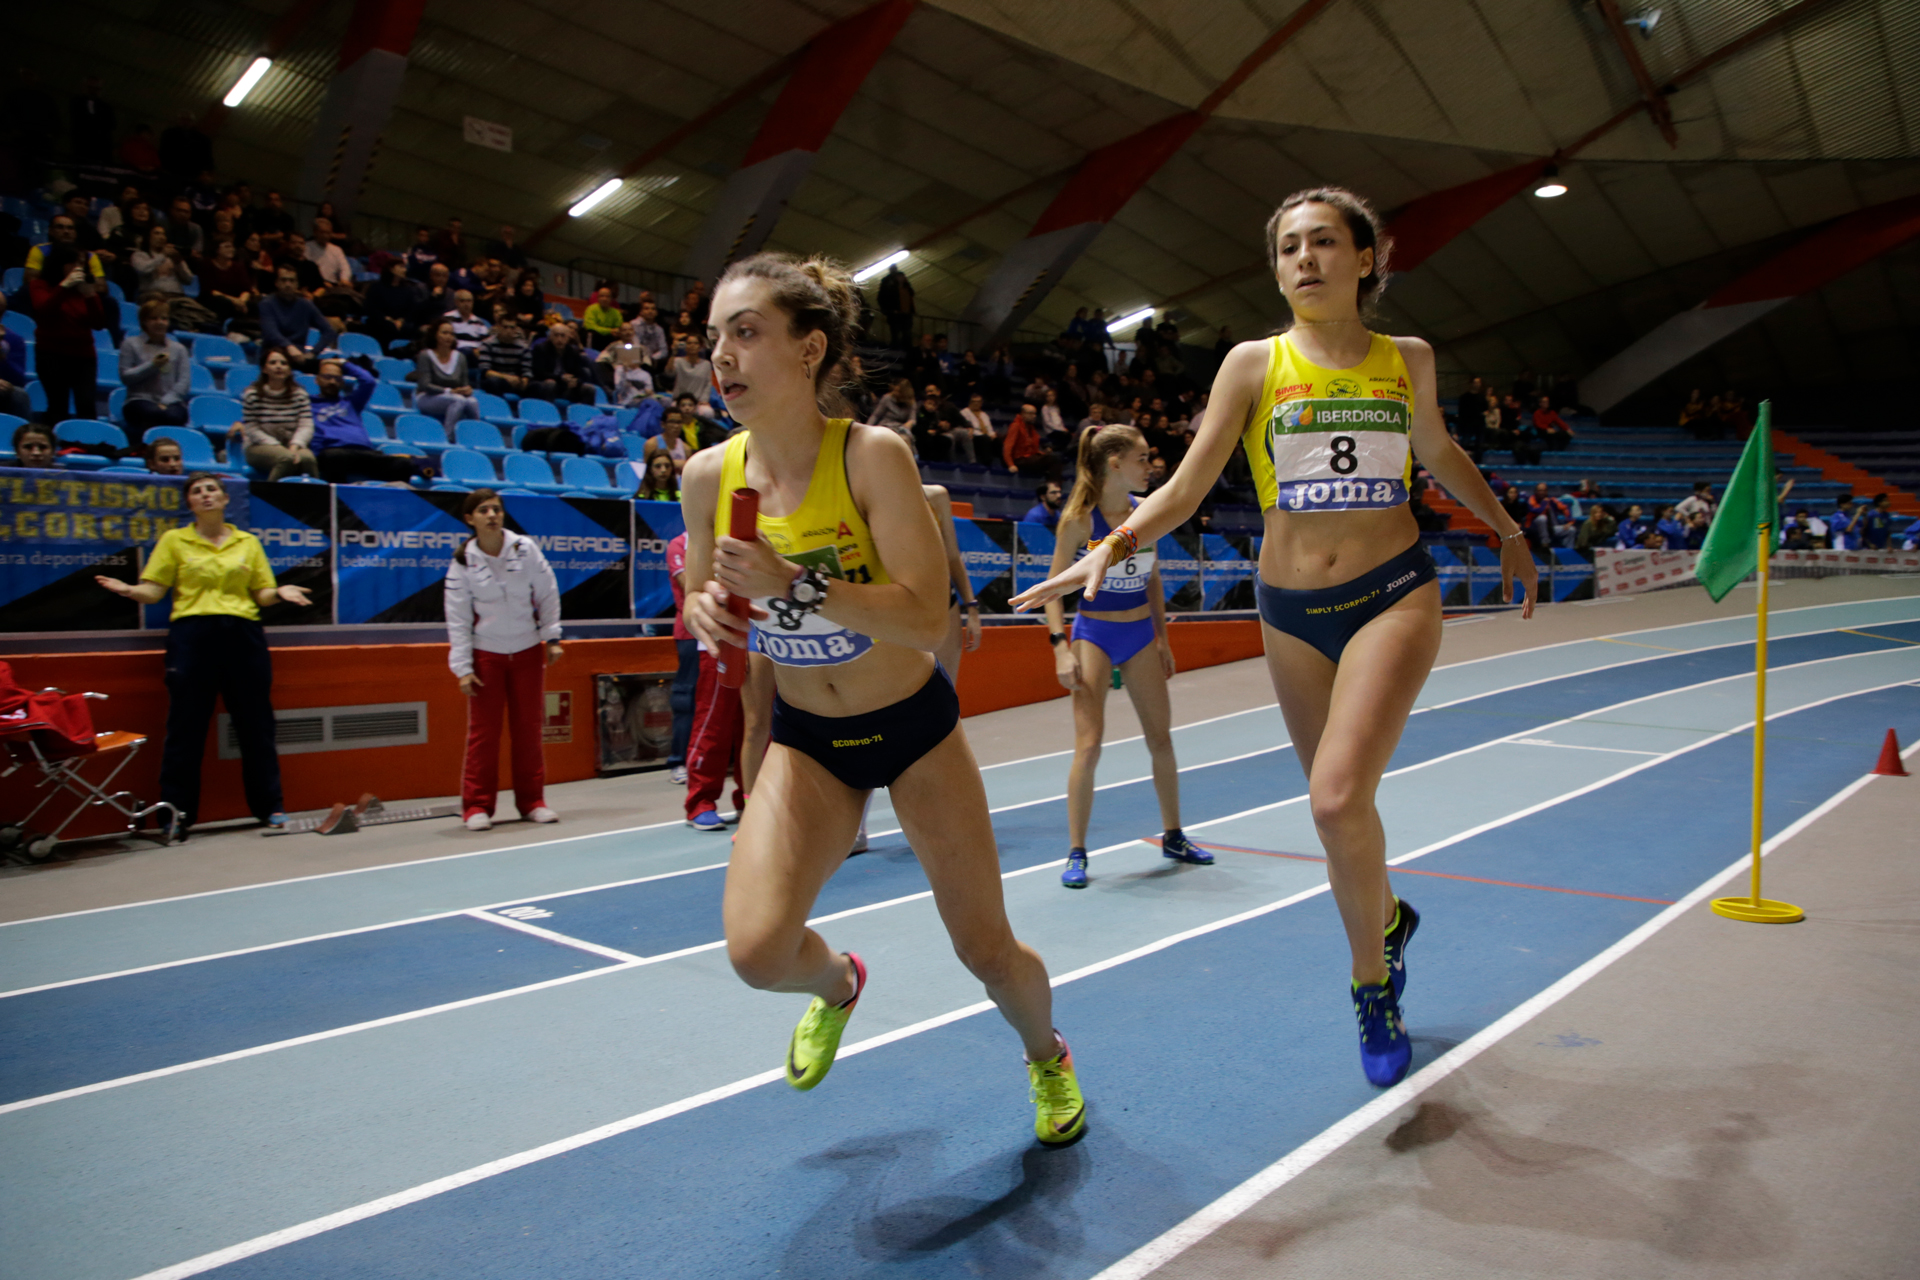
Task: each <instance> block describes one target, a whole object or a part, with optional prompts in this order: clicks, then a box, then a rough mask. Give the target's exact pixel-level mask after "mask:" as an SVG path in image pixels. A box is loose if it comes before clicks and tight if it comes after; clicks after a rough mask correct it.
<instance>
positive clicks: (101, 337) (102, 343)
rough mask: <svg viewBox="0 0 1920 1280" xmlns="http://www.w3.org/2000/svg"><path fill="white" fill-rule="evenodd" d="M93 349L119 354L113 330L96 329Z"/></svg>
mask: <svg viewBox="0 0 1920 1280" xmlns="http://www.w3.org/2000/svg"><path fill="white" fill-rule="evenodd" d="M7 314H8V315H12V314H13V313H12V312H11V311H9V312H8V313H7ZM93 349H94V350H95V351H98V352H100V353H101V354H103V355H106V354H113V353H117V352H118V351H119V350H120V348H119V347H117V346H115V345H114V342H113V331H112V330H111V329H95V330H94V331H93Z"/></svg>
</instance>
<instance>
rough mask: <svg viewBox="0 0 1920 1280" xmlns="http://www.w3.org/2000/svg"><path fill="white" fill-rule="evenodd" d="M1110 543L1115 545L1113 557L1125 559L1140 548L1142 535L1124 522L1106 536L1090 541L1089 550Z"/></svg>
mask: <svg viewBox="0 0 1920 1280" xmlns="http://www.w3.org/2000/svg"><path fill="white" fill-rule="evenodd" d="M1109 543H1111V544H1112V545H1113V550H1114V554H1113V557H1112V558H1113V559H1115V560H1125V559H1126V558H1127V557H1128V556H1131V555H1132V554H1133V553H1134V552H1135V551H1138V550H1139V549H1140V535H1139V534H1137V533H1135V532H1134V531H1133V530H1132V529H1129V528H1128V527H1127V526H1126V525H1124V524H1123V525H1121V526H1120V527H1119V528H1118V529H1115V530H1114V531H1113V532H1112V533H1110V534H1108V535H1107V536H1106V537H1104V538H1101V539H1099V540H1098V541H1096V542H1089V543H1088V544H1087V550H1089V551H1092V550H1093V549H1095V548H1096V547H1102V546H1106V545H1107V544H1109Z"/></svg>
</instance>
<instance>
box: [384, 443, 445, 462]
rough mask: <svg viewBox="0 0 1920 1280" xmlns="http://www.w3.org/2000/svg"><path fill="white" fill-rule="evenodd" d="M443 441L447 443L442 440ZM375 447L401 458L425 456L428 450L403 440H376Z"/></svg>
mask: <svg viewBox="0 0 1920 1280" xmlns="http://www.w3.org/2000/svg"><path fill="white" fill-rule="evenodd" d="M442 443H445V442H444V441H442ZM373 447H374V448H376V449H378V450H379V451H380V452H382V453H391V454H393V455H395V456H396V457H401V458H424V457H426V456H427V453H426V450H424V449H422V448H420V446H418V445H412V444H407V443H406V442H405V441H402V440H375V441H374V442H373Z"/></svg>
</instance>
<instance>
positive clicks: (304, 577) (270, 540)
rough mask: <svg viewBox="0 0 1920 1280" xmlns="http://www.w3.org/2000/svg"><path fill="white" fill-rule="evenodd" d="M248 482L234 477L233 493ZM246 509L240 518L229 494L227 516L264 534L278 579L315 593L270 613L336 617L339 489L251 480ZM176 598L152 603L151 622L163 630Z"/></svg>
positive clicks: (285, 617) (322, 619)
mask: <svg viewBox="0 0 1920 1280" xmlns="http://www.w3.org/2000/svg"><path fill="white" fill-rule="evenodd" d="M243 483H244V482H239V481H233V480H229V481H228V482H227V489H228V491H229V492H230V493H231V492H233V491H234V490H236V489H241V488H242V487H243ZM244 491H245V493H246V495H247V497H246V502H245V504H244V506H245V510H244V514H243V515H242V516H241V517H239V518H235V516H234V509H235V506H236V503H235V502H234V501H233V500H232V499H229V500H228V503H227V516H228V518H229V519H230V520H232V522H233V523H234V524H236V525H238V526H239V527H241V528H243V529H246V530H248V531H250V532H251V533H252V534H253V536H254V537H256V538H258V539H260V547H261V549H262V550H263V551H265V552H266V553H267V563H268V564H269V565H271V566H272V567H273V576H274V580H275V581H277V582H279V583H281V584H282V585H286V586H295V587H305V588H306V589H307V592H308V594H309V595H311V596H312V597H313V603H312V604H311V605H309V606H308V607H306V608H304V609H303V608H301V607H300V606H299V605H293V604H284V603H283V604H277V605H275V606H273V608H272V611H271V612H269V613H267V614H265V615H264V618H265V620H266V621H268V622H271V623H272V624H274V625H275V626H315V625H321V626H323V625H325V624H326V623H329V622H332V621H333V493H332V491H331V490H330V489H329V488H328V487H327V486H326V485H320V484H253V485H245V486H244ZM172 609H173V601H172V599H171V597H169V598H168V599H166V600H162V601H161V602H160V603H159V604H155V605H149V606H147V608H146V611H145V612H146V625H147V626H148V627H149V628H151V629H155V630H157V629H159V628H162V627H165V626H166V625H167V617H168V615H169V614H170V613H171V612H172Z"/></svg>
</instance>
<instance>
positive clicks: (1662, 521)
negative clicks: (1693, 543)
mask: <svg viewBox="0 0 1920 1280" xmlns="http://www.w3.org/2000/svg"><path fill="white" fill-rule="evenodd" d="M1653 527H1654V528H1656V529H1658V530H1659V531H1660V537H1661V539H1662V541H1664V542H1665V543H1666V544H1667V546H1668V548H1669V549H1672V550H1676V551H1677V550H1679V549H1680V548H1682V547H1684V546H1686V545H1687V526H1686V522H1685V521H1684V520H1682V519H1681V518H1680V517H1679V516H1677V515H1676V514H1674V509H1673V508H1672V507H1661V508H1660V511H1659V514H1658V515H1656V516H1655V517H1654V519H1653Z"/></svg>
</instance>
